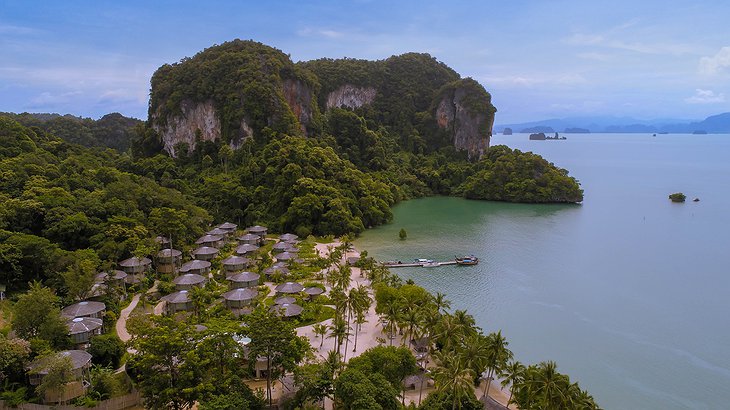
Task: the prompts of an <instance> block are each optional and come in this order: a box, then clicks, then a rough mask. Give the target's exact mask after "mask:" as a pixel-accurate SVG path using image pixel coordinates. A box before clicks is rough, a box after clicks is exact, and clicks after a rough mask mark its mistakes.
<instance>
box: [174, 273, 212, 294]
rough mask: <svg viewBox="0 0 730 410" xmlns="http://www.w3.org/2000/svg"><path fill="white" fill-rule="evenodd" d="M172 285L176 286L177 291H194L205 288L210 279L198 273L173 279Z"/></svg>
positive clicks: (186, 274)
mask: <svg viewBox="0 0 730 410" xmlns="http://www.w3.org/2000/svg"><path fill="white" fill-rule="evenodd" d="M172 283H174V284H175V289H176V290H192V289H193V288H200V287H203V286H205V284H206V283H208V279H207V278H206V277H205V276H201V275H198V274H196V273H185V274H183V275H180V276H178V277H176V278H175V279H173V280H172Z"/></svg>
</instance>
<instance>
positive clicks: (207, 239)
mask: <svg viewBox="0 0 730 410" xmlns="http://www.w3.org/2000/svg"><path fill="white" fill-rule="evenodd" d="M222 240H223V237H222V236H218V235H203V236H201V237H200V238H198V240H197V241H195V243H196V244H197V245H201V244H204V243H214V242H220V241H222Z"/></svg>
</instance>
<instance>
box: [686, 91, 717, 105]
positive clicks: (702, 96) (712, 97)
mask: <svg viewBox="0 0 730 410" xmlns="http://www.w3.org/2000/svg"><path fill="white" fill-rule="evenodd" d="M684 101H685V102H686V103H688V104H717V103H722V102H725V94H723V93H718V94H715V92H714V91H712V90H703V89H701V88H698V89H696V90H695V94H694V95H693V96H691V97H688V98H685V99H684Z"/></svg>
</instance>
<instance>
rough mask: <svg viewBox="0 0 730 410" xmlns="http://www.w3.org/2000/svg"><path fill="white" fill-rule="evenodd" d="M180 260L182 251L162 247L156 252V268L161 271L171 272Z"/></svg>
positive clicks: (178, 264)
mask: <svg viewBox="0 0 730 410" xmlns="http://www.w3.org/2000/svg"><path fill="white" fill-rule="evenodd" d="M181 261H182V252H180V251H179V250H177V249H163V250H161V251H159V252H158V253H157V270H158V271H159V272H162V273H173V272H175V268H176V267H179V266H180V262H181Z"/></svg>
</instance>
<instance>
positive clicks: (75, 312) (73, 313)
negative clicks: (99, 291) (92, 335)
mask: <svg viewBox="0 0 730 410" xmlns="http://www.w3.org/2000/svg"><path fill="white" fill-rule="evenodd" d="M105 310H106V305H105V304H104V303H102V302H94V301H91V300H85V301H83V302H79V303H74V304H73V305H71V306H66V307H65V308H63V309H62V310H61V316H63V317H67V318H71V319H73V318H75V317H93V318H96V319H102V318H103V317H104V311H105Z"/></svg>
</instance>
